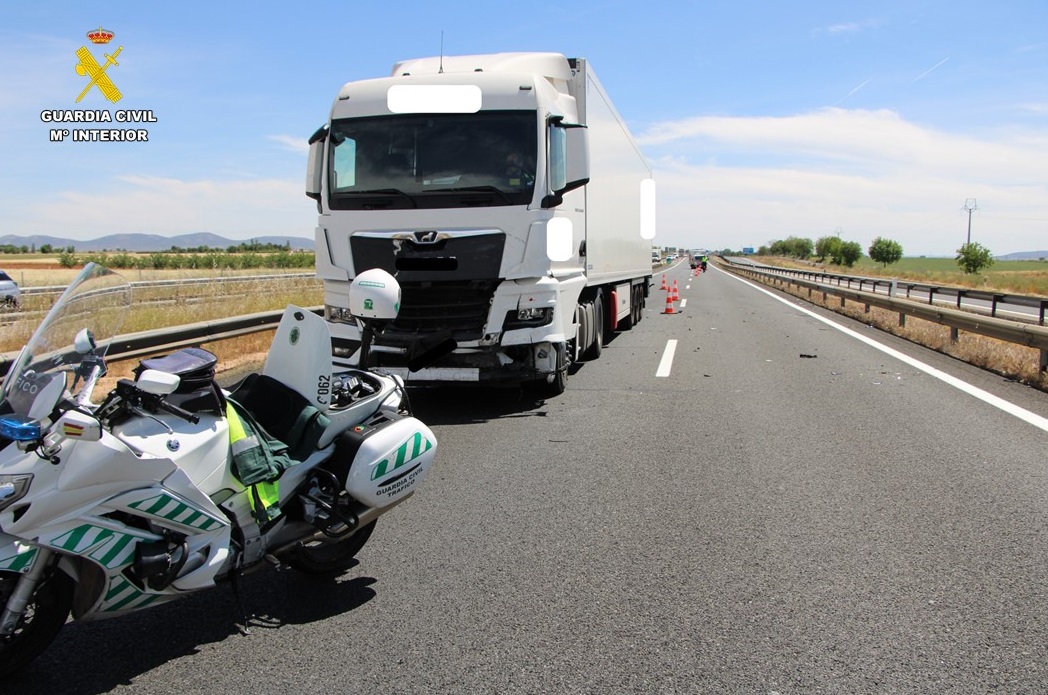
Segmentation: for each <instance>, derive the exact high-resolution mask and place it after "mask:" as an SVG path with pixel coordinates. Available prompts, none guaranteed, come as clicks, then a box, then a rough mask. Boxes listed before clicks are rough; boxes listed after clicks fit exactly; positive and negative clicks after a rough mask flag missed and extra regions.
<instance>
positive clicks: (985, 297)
mask: <svg viewBox="0 0 1048 695" xmlns="http://www.w3.org/2000/svg"><path fill="white" fill-rule="evenodd" d="M725 261H726V262H731V261H728V260H727V259H725ZM750 265H751V266H752V267H754V268H759V269H761V270H765V271H767V272H771V273H776V274H779V275H786V276H790V277H800V278H808V279H811V280H814V281H815V282H819V283H825V284H831V285H832V284H835V285H837V286H838V287H845V286H846V287H848V288H849V289H851V288H852V285H853V284H855V285H857V286H858V289H859V290H860V291H862V290H864V289H865V288H866V287H867V286H869V287H871V288H872V289H873V291H874V292H875V293H876V292H877V290H878V289H879V288H882V287H883V288H885V289H886V290H887V291H888V292H889V293H891V294H892V295H895V296H897V295H898V293H899V291H901V290H905V291H906V297H907V299H909V298H911V297H912V295H913V293H915V292H917V293H920V294H922V295H923V294H927V295H928V304H934V303H935V302H936V301H937V300H939V301H941V299H942V298H948V297H952V298H953V302H951V303H954V304H955V305H956V306H957V307H958V308H960V306H961V302H962V300H965V299H975V300H979V301H984V302H987V303H989V305H990V316H992V317H996V316H997V310H998V308H1000V307H1002V306H1022V307H1029V308H1032V309H1037V310H1038V313H1037V324H1038V325H1040V326H1043V325H1045V316H1046V314H1048V298H1045V297H1034V296H1030V295H1023V294H1007V293H1004V292H988V291H986V290H975V289H971V288H968V287H949V286H944V285H930V284H925V283H921V282H909V281H906V280H893V279H890V278H871V277H862V276H857V275H838V274H835V273H826V272H822V271H817V270H805V269H803V268H781V267H778V266H769V265H760V264H758V263H752V264H750ZM922 301H923V300H922Z"/></svg>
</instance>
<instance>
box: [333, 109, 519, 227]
mask: <svg viewBox="0 0 1048 695" xmlns="http://www.w3.org/2000/svg"><path fill="white" fill-rule="evenodd" d="M536 118H537V116H536V113H535V112H534V111H479V112H477V113H467V114H460V113H455V114H428V115H426V114H409V115H393V116H379V117H369V118H349V119H342V120H336V121H333V122H332V124H331V132H330V135H329V139H328V142H329V143H330V147H331V151H330V156H329V157H328V167H329V168H328V180H329V182H330V186H329V191H330V194H329V199H328V202H329V205H330V207H331V208H332V209H334V210H363V209H373V208H416V207H417V208H446V207H476V206H484V205H526V204H528V203H530V202H531V200H532V198H533V193H534V186H535V159H536V157H535V155H536V152H537V148H538V145H537V133H538V127H537V123H536Z"/></svg>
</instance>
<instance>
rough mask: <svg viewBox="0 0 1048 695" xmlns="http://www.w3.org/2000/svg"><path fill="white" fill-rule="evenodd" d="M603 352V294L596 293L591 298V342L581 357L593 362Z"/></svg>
mask: <svg viewBox="0 0 1048 695" xmlns="http://www.w3.org/2000/svg"><path fill="white" fill-rule="evenodd" d="M603 350H604V293H603V292H601V291H600V290H598V291H597V296H596V297H594V298H593V342H592V343H591V344H590V345H589V346H588V347H587V348H586V351H585V352H584V353H583V354H582V357H583V358H584V359H587V360H595V359H597V358H599V357H600V353H601V352H602V351H603Z"/></svg>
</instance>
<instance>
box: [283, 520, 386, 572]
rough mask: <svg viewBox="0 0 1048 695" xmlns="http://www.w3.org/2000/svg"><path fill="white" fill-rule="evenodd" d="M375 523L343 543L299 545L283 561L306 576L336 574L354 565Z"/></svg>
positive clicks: (362, 528) (325, 542) (362, 527)
mask: <svg viewBox="0 0 1048 695" xmlns="http://www.w3.org/2000/svg"><path fill="white" fill-rule="evenodd" d="M374 530H375V522H374V521H372V522H371V523H369V524H366V525H364V526H361V527H360V530H358V531H357V532H356V533H354V534H353V535H352V536H350V537H349V538H346V539H345V540H341V541H316V542H314V543H308V544H305V545H299V546H298V547H296V548H295V549H294V550H292V551H291V552H289V553H288V554H287V555H285V556H284V557H282V558H281V559H282V560H283V561H284V562H285V563H286V564H287V565H288V566H289V567H291V568H293V569H296V570H298V571H299V572H304V573H306V574H334V573H336V572H344V571H345V570H347V569H349V568H350V567H352V566H353V565H354V563H355V562H356V560H355V559H354V558H355V557H356V554H357V553H359V552H360V549H361V548H363V547H364V544H365V543H367V542H368V539H369V538H371V532H372V531H374Z"/></svg>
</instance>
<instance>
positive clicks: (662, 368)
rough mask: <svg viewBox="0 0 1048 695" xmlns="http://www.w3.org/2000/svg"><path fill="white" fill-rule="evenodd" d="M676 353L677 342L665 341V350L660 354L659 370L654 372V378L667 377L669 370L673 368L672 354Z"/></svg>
mask: <svg viewBox="0 0 1048 695" xmlns="http://www.w3.org/2000/svg"><path fill="white" fill-rule="evenodd" d="M676 351H677V341H676V340H673V339H670V340H667V341H666V349H665V350H664V351H663V353H662V360H661V361H660V362H659V368H658V370H656V371H655V376H669V375H670V369H671V368H672V367H673V353H675V352H676Z"/></svg>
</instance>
